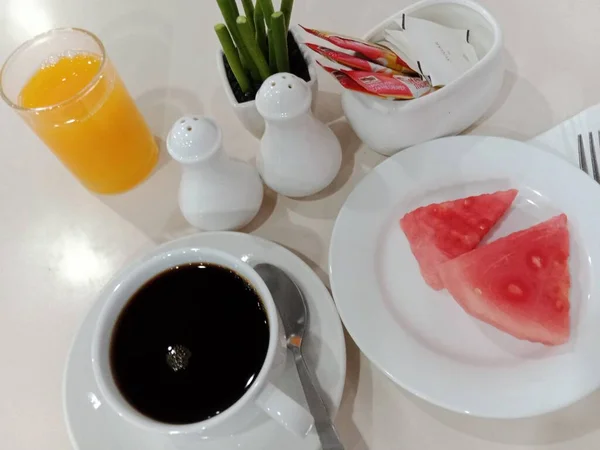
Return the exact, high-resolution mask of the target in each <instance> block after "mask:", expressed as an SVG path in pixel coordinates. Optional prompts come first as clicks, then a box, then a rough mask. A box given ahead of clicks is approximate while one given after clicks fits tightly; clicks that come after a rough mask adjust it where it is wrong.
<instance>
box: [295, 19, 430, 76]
mask: <svg viewBox="0 0 600 450" xmlns="http://www.w3.org/2000/svg"><path fill="white" fill-rule="evenodd" d="M300 26H301V27H302V25H300ZM302 29H303V30H304V31H306V32H307V33H310V34H312V35H313V36H317V37H319V38H321V39H325V40H326V41H327V42H331V43H332V44H334V45H337V46H338V47H340V48H344V49H346V50H352V51H355V52H357V53H360V54H361V55H363V56H364V57H365V58H367V59H370V60H371V61H373V62H375V63H377V64H380V65H382V66H385V67H388V68H390V69H393V70H396V71H398V72H401V73H404V74H408V75H413V76H420V75H419V74H418V73H417V72H415V71H414V70H413V69H411V68H410V67H409V65H408V64H407V63H406V62H405V61H403V60H402V59H401V58H400V57H399V56H398V55H397V54H396V53H394V52H393V51H391V50H390V49H388V48H386V47H383V46H381V45H377V44H374V43H372V42H367V41H363V40H362V39H356V38H351V37H348V36H343V35H341V34H335V33H330V32H328V31H320V30H314V29H312V28H305V27H302Z"/></svg>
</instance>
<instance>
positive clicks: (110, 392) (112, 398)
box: [92, 247, 314, 438]
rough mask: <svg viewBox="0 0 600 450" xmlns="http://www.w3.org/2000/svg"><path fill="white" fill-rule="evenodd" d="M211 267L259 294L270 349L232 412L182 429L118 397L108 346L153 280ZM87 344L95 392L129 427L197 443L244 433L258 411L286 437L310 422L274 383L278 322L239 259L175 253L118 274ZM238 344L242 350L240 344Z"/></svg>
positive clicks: (281, 363)
mask: <svg viewBox="0 0 600 450" xmlns="http://www.w3.org/2000/svg"><path fill="white" fill-rule="evenodd" d="M198 262H204V263H212V264H217V265H220V266H223V267H226V268H229V269H231V270H233V271H234V272H236V273H237V274H239V275H241V276H242V277H243V278H245V279H246V281H248V282H249V283H250V285H251V286H253V287H254V289H255V290H256V291H257V293H258V294H259V296H260V298H261V300H262V303H263V305H264V308H265V311H266V314H267V318H268V322H269V346H268V349H267V355H266V357H265V362H264V364H263V366H262V369H261V370H260V372H259V374H258V376H257V377H256V380H254V383H253V384H252V385H251V386H250V388H249V389H248V390H247V391H246V392H245V394H244V395H243V396H242V397H241V398H240V399H239V400H238V401H237V402H235V403H234V404H233V405H232V406H231V407H229V408H228V409H226V410H225V411H223V412H222V413H220V414H219V415H217V416H214V417H211V418H210V419H207V420H204V421H201V422H196V423H192V424H186V425H172V424H167V423H162V422H158V421H156V420H153V419H151V418H149V417H147V416H145V415H143V414H142V413H140V412H138V411H137V410H136V409H135V408H134V407H133V406H131V405H130V404H129V403H128V402H127V400H125V398H123V396H122V395H121V393H120V391H119V389H118V387H117V386H116V384H115V381H114V379H113V376H112V372H111V368H110V357H109V352H110V342H111V337H112V331H113V328H114V326H115V323H116V321H117V319H118V317H119V315H120V313H121V311H122V309H123V307H124V306H125V305H126V304H127V303H128V301H129V299H130V298H131V297H132V296H133V295H134V294H135V293H136V292H137V290H138V289H139V288H140V287H141V286H143V285H144V284H145V283H146V282H147V281H148V280H150V279H152V278H153V277H154V276H156V275H158V274H160V273H162V272H164V271H165V270H167V269H170V268H172V267H175V266H177V265H181V264H186V263H198ZM102 295H104V296H105V298H104V299H102V300H103V301H104V306H103V308H102V310H101V312H100V316H99V318H98V322H97V324H96V329H95V330H94V335H93V340H92V367H93V370H94V375H95V377H96V382H97V384H98V388H99V390H100V393H101V394H102V396H103V397H104V399H105V400H106V403H107V404H108V405H110V407H111V408H113V409H114V410H115V411H116V413H117V414H118V415H119V416H121V417H122V418H123V419H125V420H127V421H129V422H130V423H132V424H134V425H136V426H139V427H141V428H144V429H146V430H151V431H153V432H160V433H163V434H168V435H189V436H190V437H191V438H193V436H194V435H201V436H202V438H209V437H220V436H228V435H231V434H234V433H236V432H239V431H241V430H243V429H245V428H247V427H248V426H249V425H250V424H251V423H252V422H253V421H254V420H255V419H256V416H257V415H259V414H260V412H261V410H262V411H264V412H265V413H267V414H268V415H269V416H270V417H271V418H272V419H273V420H275V421H277V422H279V423H280V424H281V425H283V426H284V427H285V428H287V429H288V430H290V431H291V432H293V433H295V434H297V435H299V436H305V435H307V434H308V432H309V431H310V430H311V428H312V426H313V424H314V419H313V417H312V416H311V415H310V413H308V412H307V411H306V409H304V408H303V407H302V406H300V405H299V404H298V403H296V402H295V401H294V400H292V399H291V398H290V397H289V396H288V395H286V394H285V393H284V392H282V391H281V390H280V389H279V388H277V387H276V386H275V385H274V384H273V383H274V382H275V380H277V378H278V377H280V376H281V375H282V373H283V370H284V367H285V361H286V357H287V350H286V344H285V342H286V341H285V336H284V332H283V325H282V324H281V319H280V317H279V314H278V312H277V308H276V307H275V303H274V302H273V297H272V296H271V293H270V292H269V289H268V288H267V286H266V285H265V283H264V281H263V280H262V278H261V277H260V276H259V275H258V274H257V273H256V272H255V271H254V269H252V267H250V266H249V265H248V264H246V263H244V262H242V261H241V260H239V259H237V258H235V257H233V256H231V255H229V254H227V253H224V252H221V251H218V250H214V249H210V248H190V247H186V248H180V249H176V250H169V251H166V252H164V253H162V254H159V255H156V256H153V257H151V258H148V259H145V260H142V261H141V262H137V263H136V264H134V265H132V266H131V267H129V268H128V269H126V270H125V271H124V272H122V275H121V279H120V281H119V283H118V284H117V285H116V287H115V288H114V289H113V290H112V291H109V292H107V293H105V294H102ZM240 345H243V344H242V343H241V344H240Z"/></svg>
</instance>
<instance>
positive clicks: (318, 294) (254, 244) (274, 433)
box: [63, 233, 346, 450]
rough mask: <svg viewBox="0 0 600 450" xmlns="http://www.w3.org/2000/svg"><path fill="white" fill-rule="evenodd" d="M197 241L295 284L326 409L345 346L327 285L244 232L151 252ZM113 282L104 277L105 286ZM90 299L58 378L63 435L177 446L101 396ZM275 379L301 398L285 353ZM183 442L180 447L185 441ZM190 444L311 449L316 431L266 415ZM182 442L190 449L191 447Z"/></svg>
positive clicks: (101, 445)
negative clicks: (295, 428)
mask: <svg viewBox="0 0 600 450" xmlns="http://www.w3.org/2000/svg"><path fill="white" fill-rule="evenodd" d="M187 245H189V246H204V247H213V248H216V249H220V250H224V251H226V252H228V253H230V254H232V255H234V256H237V257H239V258H240V259H242V260H243V261H246V262H248V263H249V264H251V265H254V264H257V263H259V262H268V263H271V264H274V265H276V266H279V267H280V268H282V269H283V270H285V271H286V272H287V273H288V274H289V275H290V276H291V277H292V278H293V279H294V281H295V282H296V283H297V284H298V286H300V288H301V289H302V291H303V292H304V295H305V296H306V299H307V301H308V305H309V310H310V329H309V333H308V337H307V338H306V341H305V342H306V343H305V346H306V347H305V356H306V357H307V360H308V365H309V367H310V368H311V369H312V371H313V373H314V374H315V375H316V377H317V379H318V382H319V385H320V386H321V388H322V389H321V392H322V395H323V397H324V399H325V401H326V403H327V406H328V409H329V411H330V412H331V414H332V416H335V413H336V412H337V409H338V407H339V405H340V402H341V398H342V391H343V388H344V380H345V377H346V347H345V342H344V334H343V330H342V326H341V323H340V320H339V317H338V314H337V311H336V309H335V306H334V303H333V301H332V299H331V296H330V294H329V291H328V290H327V288H326V287H325V286H324V285H323V283H322V282H321V280H320V279H319V278H318V277H317V275H316V274H315V273H314V272H313V271H312V270H311V269H310V268H309V267H308V265H306V264H305V263H304V262H303V261H302V260H300V258H298V257H297V256H296V255H294V254H293V253H291V252H290V251H289V250H286V249H285V248H283V247H281V246H279V245H277V244H275V243H273V242H270V241H267V240H264V239H261V238H258V237H255V236H250V235H247V234H241V233H202V234H198V235H194V236H188V237H184V238H181V239H178V240H176V241H173V242H169V243H167V244H164V245H162V246H160V247H158V248H156V249H155V250H153V252H152V253H160V252H162V251H164V250H166V249H169V248H175V247H180V246H187ZM112 283H113V282H112V281H111V282H109V284H108V286H110V285H111V284H112ZM101 307H102V305H101V304H100V303H99V302H96V304H94V306H93V307H92V309H91V311H90V312H89V313H88V315H87V317H86V318H85V320H84V322H83V324H82V325H81V328H80V329H79V331H78V333H77V335H76V337H75V340H74V344H73V347H72V348H71V352H70V354H69V358H68V361H67V367H66V371H65V378H64V388H63V395H64V399H63V400H64V410H65V417H66V421H67V428H68V430H69V435H70V437H71V442H72V443H73V446H74V448H75V449H78V450H138V449H144V450H181V448H182V447H181V446H179V445H178V446H175V445H174V443H173V442H172V441H170V440H168V438H165V437H163V436H161V435H158V434H157V435H155V434H152V433H147V432H145V431H142V430H139V429H137V428H136V427H133V426H131V425H129V424H128V423H126V422H125V421H123V420H122V419H121V418H119V417H118V416H117V415H116V414H115V413H114V412H113V410H112V409H110V408H109V407H108V406H107V405H105V404H104V401H103V399H102V398H101V396H100V394H99V392H98V388H97V386H96V382H95V380H94V375H93V373H92V367H91V361H90V346H91V338H92V331H93V329H94V326H95V323H96V318H97V315H98V312H99V310H100V308H101ZM279 387H280V388H281V389H283V390H284V391H285V392H287V393H288V394H290V395H291V396H292V397H294V398H295V399H296V400H298V401H301V402H305V400H304V394H303V392H302V387H301V386H300V384H299V381H298V376H297V373H296V369H295V366H294V364H293V362H292V361H291V358H289V360H288V365H287V368H286V373H285V375H284V377H283V378H282V381H281V382H280V383H279ZM185 448H186V450H187V448H188V447H185ZM191 448H193V449H194V450H213V449H215V450H216V449H219V450H228V449H243V450H254V449H256V450H266V449H274V450H275V449H277V450H279V449H283V448H285V450H317V449H319V448H320V444H319V440H318V437H317V436H316V434H315V432H314V431H313V432H312V433H311V434H310V435H309V436H307V437H306V438H305V439H301V438H298V437H296V436H294V435H292V434H290V433H289V432H287V431H285V430H284V429H283V428H282V427H280V426H279V425H277V424H276V423H275V422H274V421H272V420H270V419H267V418H266V417H265V418H261V420H260V421H259V423H257V424H256V426H255V427H254V428H252V429H250V430H247V431H246V432H244V433H240V434H238V435H235V436H231V437H228V438H225V439H219V440H198V442H197V443H194V445H193V446H192V447H191ZM191 448H190V450H191Z"/></svg>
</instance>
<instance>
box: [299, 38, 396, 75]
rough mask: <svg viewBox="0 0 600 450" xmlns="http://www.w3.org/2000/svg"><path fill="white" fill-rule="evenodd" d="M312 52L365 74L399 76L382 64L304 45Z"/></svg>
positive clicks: (329, 49) (318, 46) (320, 47)
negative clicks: (374, 73) (375, 73)
mask: <svg viewBox="0 0 600 450" xmlns="http://www.w3.org/2000/svg"><path fill="white" fill-rule="evenodd" d="M304 45H306V46H307V47H308V48H310V49H311V50H312V51H314V52H316V53H318V54H319V55H321V56H324V57H325V58H327V59H328V60H330V61H333V62H336V63H338V64H341V65H343V66H346V67H350V68H352V69H358V70H364V71H365V72H377V73H385V74H387V75H394V74H398V73H399V72H397V71H396V70H393V69H390V68H389V67H385V66H382V65H380V64H377V63H374V62H371V61H369V60H366V59H362V58H359V57H357V56H353V55H349V54H348V53H344V52H338V51H337V50H333V49H331V48H327V47H322V46H320V45H315V44H304Z"/></svg>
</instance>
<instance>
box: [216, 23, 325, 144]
mask: <svg viewBox="0 0 600 450" xmlns="http://www.w3.org/2000/svg"><path fill="white" fill-rule="evenodd" d="M290 31H291V33H292V34H293V35H294V39H295V40H296V42H297V43H298V46H299V47H300V51H301V52H302V56H304V61H306V64H307V66H308V74H309V76H310V80H309V81H308V85H309V86H310V88H311V90H312V108H313V109H314V106H315V104H316V98H317V92H318V89H319V87H318V82H317V69H316V64H315V62H314V60H313V58H312V57H311V56H310V54H309V50H308V49H307V48H306V46H304V45H303V43H304V39H303V38H302V36H301V34H300V31H299V28H298V27H297V26H294V27H291V28H290ZM217 68H218V70H219V75H220V76H221V82H222V83H223V88H224V89H225V94H226V95H227V100H229V104H230V105H231V107H232V108H233V111H234V112H235V114H236V116H238V119H240V122H242V124H243V125H244V127H245V128H246V129H247V130H248V131H249V132H250V133H252V134H253V135H254V136H255V137H257V138H259V139H260V138H261V137H262V135H263V133H264V132H265V121H264V119H263V118H262V116H261V115H260V114H259V113H258V111H257V110H256V102H255V101H254V100H252V101H251V102H244V103H238V101H237V100H236V98H235V95H233V91H232V89H231V86H230V85H229V81H228V80H227V73H226V72H225V64H224V62H223V50H221V48H219V50H217Z"/></svg>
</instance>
